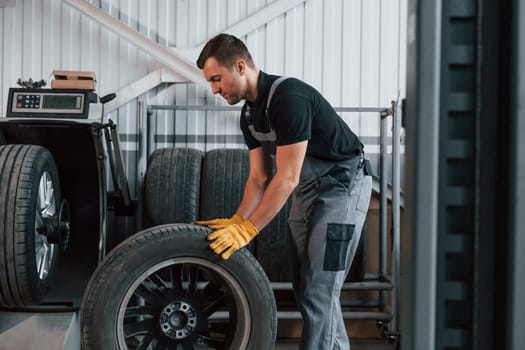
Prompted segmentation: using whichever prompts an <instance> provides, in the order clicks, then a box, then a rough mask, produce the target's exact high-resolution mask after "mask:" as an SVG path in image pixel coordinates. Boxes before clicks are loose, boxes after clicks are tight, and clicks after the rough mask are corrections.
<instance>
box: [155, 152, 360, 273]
mask: <svg viewBox="0 0 525 350" xmlns="http://www.w3.org/2000/svg"><path fill="white" fill-rule="evenodd" d="M248 174H249V155H248V151H247V150H245V149H215V150H211V151H208V152H206V153H204V152H201V151H198V150H195V149H186V148H180V149H178V148H177V149H159V150H156V151H155V152H154V153H153V154H152V156H151V157H150V162H149V166H148V172H147V174H146V179H145V211H146V212H145V222H146V223H148V226H154V225H160V224H167V223H174V222H180V223H190V222H193V221H195V220H198V219H200V220H207V219H213V218H226V217H230V216H231V215H233V213H234V212H235V210H236V209H237V208H238V206H239V204H240V202H241V200H242V195H243V192H244V184H245V182H246V179H247V178H248ZM290 201H291V200H290V199H289V200H288V201H287V203H286V205H285V206H284V207H283V208H282V209H281V211H280V212H279V214H278V215H277V216H276V217H275V218H274V219H273V220H272V222H271V223H270V224H268V226H266V227H265V228H264V229H263V230H262V232H261V233H260V234H259V235H258V236H257V238H256V239H255V240H254V241H252V242H251V243H250V244H249V246H248V249H249V250H250V251H251V252H252V254H254V255H255V257H256V258H257V260H258V261H259V263H260V264H261V266H262V267H263V269H264V271H265V272H266V274H267V276H268V278H269V279H270V281H272V282H288V281H290V278H289V273H288V268H287V265H288V262H287V258H286V256H287V255H286V251H287V244H288V234H289V233H288V222H287V221H288V211H289V209H290ZM366 231H367V225H366V222H365V224H364V225H363V231H362V234H361V239H360V241H359V246H358V249H357V252H356V255H355V257H354V262H353V263H352V267H351V269H350V272H349V275H348V278H347V281H362V280H363V279H364V274H365V262H366V240H367V237H366V236H367V235H366V233H367V232H366Z"/></svg>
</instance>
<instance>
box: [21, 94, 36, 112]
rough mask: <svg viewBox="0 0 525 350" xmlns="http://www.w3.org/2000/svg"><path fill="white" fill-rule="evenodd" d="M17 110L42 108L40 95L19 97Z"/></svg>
mask: <svg viewBox="0 0 525 350" xmlns="http://www.w3.org/2000/svg"><path fill="white" fill-rule="evenodd" d="M16 108H31V109H38V108H40V95H17V96H16Z"/></svg>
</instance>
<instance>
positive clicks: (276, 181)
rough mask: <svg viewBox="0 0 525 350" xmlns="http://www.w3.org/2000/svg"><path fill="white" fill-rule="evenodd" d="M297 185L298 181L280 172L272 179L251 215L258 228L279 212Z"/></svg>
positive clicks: (261, 227)
mask: <svg viewBox="0 0 525 350" xmlns="http://www.w3.org/2000/svg"><path fill="white" fill-rule="evenodd" d="M296 186H297V181H296V180H295V179H293V178H290V177H285V176H280V175H279V173H277V174H276V176H275V177H274V178H273V179H272V180H271V181H270V183H269V184H268V187H267V188H266V191H265V192H264V195H263V196H262V199H261V200H260V202H259V203H258V205H257V207H256V208H255V210H253V212H252V213H251V215H250V216H249V219H250V221H251V222H252V223H253V225H254V226H255V227H257V229H258V230H261V229H263V228H264V227H265V226H266V225H268V224H269V223H270V222H271V221H272V219H273V218H274V217H275V216H276V215H277V214H278V213H279V211H280V210H281V209H282V207H283V206H284V204H285V203H286V201H287V199H288V197H289V196H290V194H291V193H292V191H293V190H294V188H295V187H296Z"/></svg>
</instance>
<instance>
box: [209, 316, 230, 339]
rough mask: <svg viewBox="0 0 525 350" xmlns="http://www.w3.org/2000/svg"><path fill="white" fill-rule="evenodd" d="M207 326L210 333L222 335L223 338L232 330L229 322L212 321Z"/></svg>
mask: <svg viewBox="0 0 525 350" xmlns="http://www.w3.org/2000/svg"><path fill="white" fill-rule="evenodd" d="M209 325H210V332H211V333H214V334H215V333H217V334H224V336H225V337H226V335H227V334H228V333H230V331H231V330H232V322H231V320H214V321H213V322H212V321H210V323H209Z"/></svg>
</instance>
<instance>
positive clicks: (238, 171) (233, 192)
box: [200, 148, 255, 253]
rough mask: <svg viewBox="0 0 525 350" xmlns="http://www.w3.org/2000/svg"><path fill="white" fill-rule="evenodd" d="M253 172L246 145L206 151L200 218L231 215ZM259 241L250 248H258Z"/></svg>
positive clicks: (252, 249)
mask: <svg viewBox="0 0 525 350" xmlns="http://www.w3.org/2000/svg"><path fill="white" fill-rule="evenodd" d="M249 172H250V157H249V155H248V150H246V149H227V148H221V149H215V150H211V151H208V152H206V155H205V156H204V163H203V165H202V184H201V208H200V219H201V220H209V219H215V218H228V217H231V216H232V215H233V214H234V213H235V211H236V210H237V208H239V205H240V204H241V200H242V195H243V194H244V185H245V184H246V180H247V179H248V174H249ZM254 244H255V242H254V241H251V242H250V243H249V244H248V246H247V248H248V250H250V252H252V253H254V251H255V245H254Z"/></svg>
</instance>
